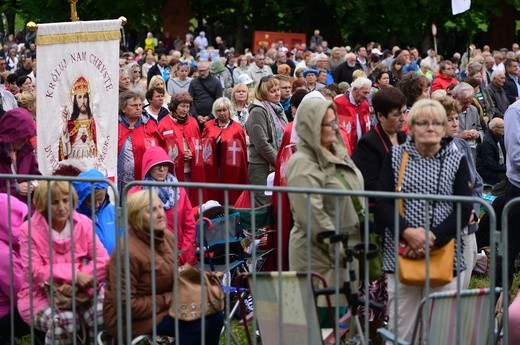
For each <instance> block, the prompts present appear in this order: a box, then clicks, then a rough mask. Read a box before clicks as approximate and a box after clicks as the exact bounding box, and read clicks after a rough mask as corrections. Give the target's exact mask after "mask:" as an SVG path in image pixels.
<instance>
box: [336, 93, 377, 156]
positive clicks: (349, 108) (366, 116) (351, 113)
mask: <svg viewBox="0 0 520 345" xmlns="http://www.w3.org/2000/svg"><path fill="white" fill-rule="evenodd" d="M348 95H349V94H348V93H347V94H344V95H342V96H340V97H337V98H336V99H335V100H334V103H335V104H336V108H337V111H338V122H339V127H340V133H341V136H342V137H343V141H345V146H346V147H347V150H348V153H349V155H350V156H352V153H353V152H354V148H355V147H356V143H357V141H358V140H359V139H360V138H358V137H357V130H356V128H357V117H356V114H359V121H360V122H361V133H362V134H365V133H366V132H368V131H369V130H370V109H369V106H368V101H367V100H364V101H362V102H361V103H360V104H357V105H354V104H352V103H351V102H350V100H349V96H348Z"/></svg>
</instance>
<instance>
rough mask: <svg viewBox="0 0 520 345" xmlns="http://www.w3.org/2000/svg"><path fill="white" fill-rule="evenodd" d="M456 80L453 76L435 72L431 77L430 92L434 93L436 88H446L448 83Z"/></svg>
mask: <svg viewBox="0 0 520 345" xmlns="http://www.w3.org/2000/svg"><path fill="white" fill-rule="evenodd" d="M458 83H459V82H458V80H457V79H455V78H453V77H452V76H449V77H448V76H445V75H444V74H442V73H439V74H437V77H435V79H433V82H432V91H431V93H434V92H435V91H437V90H446V88H447V87H448V86H449V85H450V84H458Z"/></svg>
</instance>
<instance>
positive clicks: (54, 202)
mask: <svg viewBox="0 0 520 345" xmlns="http://www.w3.org/2000/svg"><path fill="white" fill-rule="evenodd" d="M49 199H50V203H49V202H48V200H49ZM77 200H78V197H77V195H76V191H75V190H74V187H73V186H72V184H70V183H69V182H66V181H40V183H39V186H38V188H36V191H35V192H34V205H35V212H34V214H33V215H32V217H31V218H30V220H29V221H27V222H25V223H24V224H22V226H21V227H20V253H21V257H22V267H23V270H24V281H23V283H22V287H21V289H20V292H19V293H18V310H19V311H20V315H21V316H22V319H23V320H24V321H25V322H27V323H28V324H33V325H34V327H35V328H36V329H38V330H41V331H43V332H46V337H45V344H54V343H56V344H68V343H69V344H72V342H73V340H74V339H72V335H73V333H74V329H76V330H80V329H81V324H84V325H85V326H86V327H87V329H88V335H89V338H90V340H91V341H92V342H93V341H94V340H95V336H96V335H95V334H94V328H95V327H94V325H97V327H98V329H101V328H102V327H103V311H102V310H103V308H102V305H103V300H104V294H103V288H102V286H103V283H104V280H105V266H106V264H107V262H108V260H109V256H108V253H107V251H106V249H105V247H103V244H102V243H101V241H100V240H99V238H98V237H97V236H94V234H93V231H95V230H94V229H93V227H92V220H91V219H89V218H88V217H86V216H84V215H82V214H79V213H78V212H76V211H75V208H76V203H77ZM49 215H50V217H49ZM29 222H30V224H29ZM50 267H52V269H50ZM51 272H52V276H51ZM95 284H97V285H95ZM50 289H54V290H59V291H60V292H61V293H62V294H63V295H66V296H67V295H68V296H72V290H76V301H78V296H79V295H81V296H82V298H84V299H85V301H84V302H83V303H80V302H77V303H76V310H71V309H70V308H69V309H67V308H66V307H61V308H58V307H56V306H55V302H56V301H51V300H49V298H48V293H49V290H50ZM54 296H55V297H56V293H55V294H54ZM80 318H81V319H83V322H81V320H80ZM86 343H88V339H86Z"/></svg>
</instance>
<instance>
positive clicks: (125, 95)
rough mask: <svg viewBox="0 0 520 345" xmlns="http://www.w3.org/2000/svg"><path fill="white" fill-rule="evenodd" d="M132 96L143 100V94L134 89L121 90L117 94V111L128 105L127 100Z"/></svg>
mask: <svg viewBox="0 0 520 345" xmlns="http://www.w3.org/2000/svg"><path fill="white" fill-rule="evenodd" d="M132 98H138V99H140V100H141V101H142V102H144V95H143V93H142V92H139V91H137V90H135V89H130V90H128V91H124V92H121V93H120V94H119V111H121V110H122V109H123V108H125V107H126V106H127V105H128V101H129V100H131V99H132Z"/></svg>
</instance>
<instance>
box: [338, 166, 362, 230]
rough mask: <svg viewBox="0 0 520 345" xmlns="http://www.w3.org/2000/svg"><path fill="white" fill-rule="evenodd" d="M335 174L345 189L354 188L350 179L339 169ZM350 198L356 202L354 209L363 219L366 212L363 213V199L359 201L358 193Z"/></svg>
mask: <svg viewBox="0 0 520 345" xmlns="http://www.w3.org/2000/svg"><path fill="white" fill-rule="evenodd" d="M334 176H336V178H337V179H338V180H339V181H340V182H341V183H342V184H343V186H344V187H345V189H347V190H353V189H352V187H351V186H350V183H348V181H347V179H346V178H345V176H343V175H342V174H341V173H340V172H339V171H338V169H336V172H335V173H334ZM350 198H351V199H352V203H353V204H354V209H355V210H356V213H357V215H358V217H359V219H360V220H362V219H363V217H364V214H363V206H362V205H361V201H359V198H358V196H357V195H351V196H350Z"/></svg>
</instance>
